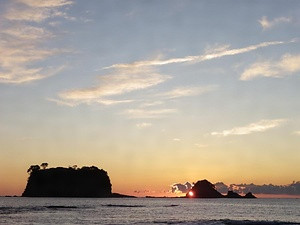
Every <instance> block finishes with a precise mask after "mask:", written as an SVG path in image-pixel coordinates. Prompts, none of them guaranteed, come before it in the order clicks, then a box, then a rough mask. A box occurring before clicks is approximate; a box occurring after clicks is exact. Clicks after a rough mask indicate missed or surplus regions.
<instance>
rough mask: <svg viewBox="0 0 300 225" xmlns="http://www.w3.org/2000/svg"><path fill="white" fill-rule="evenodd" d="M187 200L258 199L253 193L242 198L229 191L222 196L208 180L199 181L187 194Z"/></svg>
mask: <svg viewBox="0 0 300 225" xmlns="http://www.w3.org/2000/svg"><path fill="white" fill-rule="evenodd" d="M186 197H187V198H256V197H255V196H254V195H253V194H252V193H251V192H249V193H247V194H246V195H245V196H241V195H239V194H238V193H235V192H233V191H228V193H227V195H222V194H221V193H220V192H218V191H217V190H216V187H215V185H213V184H212V183H210V182H209V181H208V180H200V181H197V182H196V183H195V184H194V186H193V187H192V188H191V190H189V191H188V192H187V194H186Z"/></svg>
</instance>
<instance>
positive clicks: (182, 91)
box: [158, 85, 217, 99]
mask: <svg viewBox="0 0 300 225" xmlns="http://www.w3.org/2000/svg"><path fill="white" fill-rule="evenodd" d="M216 89H217V86H216V85H209V86H200V87H191V86H190V87H177V88H175V89H173V90H171V91H168V92H164V93H160V94H158V96H160V97H163V98H167V99H174V98H181V97H189V96H196V95H201V94H205V93H207V92H211V91H214V90H216Z"/></svg>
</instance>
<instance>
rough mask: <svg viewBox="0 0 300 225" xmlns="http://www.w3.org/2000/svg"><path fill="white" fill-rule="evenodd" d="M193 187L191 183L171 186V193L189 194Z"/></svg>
mask: <svg viewBox="0 0 300 225" xmlns="http://www.w3.org/2000/svg"><path fill="white" fill-rule="evenodd" d="M192 187H193V185H192V184H191V183H189V182H186V183H185V184H181V183H176V184H172V185H171V192H172V193H187V192H188V191H189V190H190V189H191V188H192Z"/></svg>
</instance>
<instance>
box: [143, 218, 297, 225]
mask: <svg viewBox="0 0 300 225" xmlns="http://www.w3.org/2000/svg"><path fill="white" fill-rule="evenodd" d="M149 224H174V225H175V224H180V225H300V223H298V222H285V221H264V220H230V219H222V220H198V221H159V220H158V221H153V223H149Z"/></svg>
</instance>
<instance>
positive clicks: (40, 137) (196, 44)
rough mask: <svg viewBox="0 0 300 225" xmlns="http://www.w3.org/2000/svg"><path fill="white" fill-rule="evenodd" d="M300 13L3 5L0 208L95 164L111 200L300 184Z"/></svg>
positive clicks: (288, 8)
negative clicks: (218, 185) (39, 174)
mask: <svg viewBox="0 0 300 225" xmlns="http://www.w3.org/2000/svg"><path fill="white" fill-rule="evenodd" d="M299 35H300V1H292V0H288V1H286V0H281V1H276V0H274V1H273V0H272V1H271V0H270V1H260V0H254V1H234V0H232V1H227V0H226V1H214V0H212V1H208V0H207V1H196V0H195V1H187V0H186V1H177V0H165V1H160V0H153V1H146V0H144V1H143V0H140V1H138V0H136V1H135V0H128V1H108V0H106V1H105V0H104V1H96V0H88V1H84V0H81V1H80V0H78V1H75V0H48V1H42V0H1V1H0V105H1V106H0V146H1V147H0V155H1V157H0V195H8V194H10V195H12V194H17V195H20V194H21V193H22V191H23V189H24V187H25V185H26V179H27V177H28V174H27V173H26V171H27V168H29V166H30V165H32V164H40V163H42V162H48V163H49V166H51V167H56V166H69V165H74V164H76V165H78V166H84V165H87V166H90V165H95V166H98V167H100V168H103V169H105V170H107V171H108V173H109V176H110V178H111V181H112V184H113V191H115V192H121V193H125V194H135V195H142V196H143V195H170V193H169V190H170V186H171V185H172V184H174V183H177V182H183V183H184V182H186V181H189V182H195V181H197V180H200V179H204V178H206V179H208V180H210V181H212V182H217V181H223V182H225V183H227V184H230V183H255V184H264V183H267V184H269V183H272V184H290V183H292V182H293V181H299V180H300V175H299V174H300V173H299V172H300V164H299V159H300V151H299V149H300V114H299V112H300V101H299V96H300V76H299V75H300V45H299V41H300V40H299Z"/></svg>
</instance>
